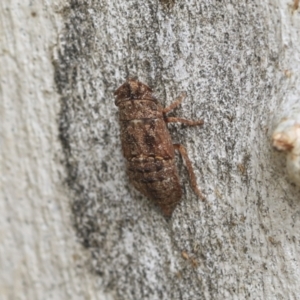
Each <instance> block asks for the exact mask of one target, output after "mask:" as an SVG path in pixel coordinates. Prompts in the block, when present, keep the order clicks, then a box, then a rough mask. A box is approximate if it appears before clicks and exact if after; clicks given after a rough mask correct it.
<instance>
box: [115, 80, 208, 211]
mask: <svg viewBox="0 0 300 300" xmlns="http://www.w3.org/2000/svg"><path fill="white" fill-rule="evenodd" d="M115 96H116V101H115V104H116V105H117V106H118V107H119V121H120V127H121V142H122V149H123V154H124V157H125V158H126V160H127V172H128V176H129V179H130V182H131V183H132V184H133V186H134V187H135V188H136V189H137V190H138V191H140V192H141V193H142V194H144V195H145V196H146V197H148V198H149V199H150V200H152V201H153V202H154V203H155V204H156V205H157V206H159V207H160V208H161V210H162V212H163V214H164V216H165V217H170V216H171V215H172V213H173V211H174V209H175V207H176V205H177V204H178V203H179V201H180V198H181V195H182V193H181V186H180V182H179V176H178V172H177V168H176V165H175V150H178V151H179V153H180V154H181V156H182V157H183V159H184V161H185V164H186V167H187V170H188V173H189V177H190V182H191V186H192V189H193V190H194V192H195V193H196V194H197V195H198V196H199V197H200V198H201V199H202V200H204V199H205V197H204V196H203V195H202V193H201V192H200V190H199V189H198V187H197V183H196V176H195V174H194V171H193V167H192V163H191V161H190V159H189V157H188V155H187V152H186V149H185V148H184V147H183V146H182V145H181V144H172V140H171V136H170V133H169V131H168V128H167V125H166V124H167V123H173V122H180V123H183V124H186V125H188V126H196V125H202V124H203V121H202V120H200V121H190V120H186V119H181V118H174V117H167V116H166V114H167V113H169V112H170V111H171V110H173V109H174V108H175V107H177V106H178V105H179V104H180V103H181V102H182V100H183V98H184V97H185V94H182V95H181V96H180V97H178V98H177V99H176V100H175V101H174V102H173V103H172V104H171V105H170V106H169V107H166V108H163V107H162V106H161V105H160V104H159V103H158V101H157V99H156V98H155V96H154V95H153V92H152V90H151V89H150V88H149V87H148V86H147V85H146V84H143V83H142V82H140V81H138V80H136V79H132V78H129V79H128V80H127V81H126V82H125V83H124V84H123V85H121V86H120V87H119V88H118V89H117V90H116V91H115Z"/></svg>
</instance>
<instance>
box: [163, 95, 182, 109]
mask: <svg viewBox="0 0 300 300" xmlns="http://www.w3.org/2000/svg"><path fill="white" fill-rule="evenodd" d="M185 97H186V93H184V92H183V93H181V95H180V96H179V97H178V98H176V99H175V101H174V102H173V103H171V104H170V105H169V106H167V107H165V108H164V109H163V114H167V113H169V112H170V111H171V110H173V109H174V108H176V107H177V106H178V105H180V103H181V102H182V100H183V99H184V98H185Z"/></svg>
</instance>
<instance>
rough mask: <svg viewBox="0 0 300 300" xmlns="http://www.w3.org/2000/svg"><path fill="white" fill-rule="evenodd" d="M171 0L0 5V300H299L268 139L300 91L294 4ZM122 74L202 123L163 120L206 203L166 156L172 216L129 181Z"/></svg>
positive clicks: (294, 238) (295, 250)
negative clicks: (178, 102) (175, 193)
mask: <svg viewBox="0 0 300 300" xmlns="http://www.w3.org/2000/svg"><path fill="white" fill-rule="evenodd" d="M171 2H172V3H171ZM171 2H168V1H157V0H146V1H137V0H128V1H121V0H119V1H117V0H114V1H108V0H107V1H106V0H102V1H100V0H99V1H92V0H90V1H88V0H87V1H75V0H71V1H69V2H68V4H66V3H65V1H61V3H59V4H55V3H54V2H52V1H29V0H28V1H22V3H20V4H16V3H15V4H13V3H11V1H9V0H4V1H1V2H0V20H1V56H0V63H1V64H0V67H1V70H0V71H1V74H2V77H1V90H0V91H1V122H2V123H3V125H2V128H1V138H2V145H3V146H1V151H2V155H1V173H2V172H3V174H4V176H1V202H0V205H1V211H2V213H3V217H2V218H1V220H0V226H1V229H2V234H1V246H0V256H1V257H0V259H1V261H0V263H1V268H0V270H1V271H0V290H1V293H2V295H4V296H3V297H2V298H3V299H299V295H300V285H299V278H300V268H299V263H300V229H299V226H300V201H299V196H300V190H299V188H297V187H296V186H294V185H292V184H291V183H290V182H289V181H288V179H287V177H286V175H285V159H284V157H283V156H282V155H281V154H279V153H275V152H274V151H273V149H272V148H271V144H270V136H271V134H272V129H273V126H274V123H276V122H277V121H278V118H279V115H281V114H282V113H278V108H279V107H284V108H285V109H286V108H287V107H289V104H287V103H289V101H291V102H293V105H295V103H296V102H297V99H300V90H299V86H300V84H299V64H300V46H299V40H300V34H299V32H300V25H299V24H300V16H299V11H294V10H293V8H292V6H291V5H288V4H287V3H286V2H285V1H283V0H278V1H269V2H267V1H264V2H263V3H262V2H261V1H237V0H236V1H231V2H230V3H229V1H212V0H209V1H197V0H189V1H183V0H181V1H175V2H174V1H171ZM290 4H292V2H291V3H290ZM287 71H289V72H287ZM3 74H4V76H3ZM128 76H137V77H138V78H139V79H140V80H141V81H143V82H145V83H147V84H148V85H150V86H151V87H152V88H153V89H154V90H156V91H157V97H158V98H159V99H160V100H161V103H162V104H164V105H168V104H170V103H171V102H172V101H173V100H174V99H175V97H176V96H177V95H179V94H180V92H182V91H186V92H187V94H188V97H187V99H186V100H185V101H184V103H183V104H182V107H181V108H179V109H178V110H177V112H176V114H177V115H179V114H180V116H182V117H185V118H188V119H204V120H205V124H204V126H203V128H197V127H195V128H185V129H184V130H181V126H176V125H175V126H174V125H170V130H171V132H172V137H173V141H174V143H178V142H180V143H183V144H184V145H185V146H186V147H187V150H188V153H189V156H190V158H191V160H192V162H193V165H194V167H195V172H196V176H197V178H198V185H199V186H200V187H201V188H202V189H203V191H204V193H205V195H206V196H207V201H206V202H202V201H199V200H198V199H197V197H196V196H195V195H194V194H193V192H192V191H191V189H190V187H189V185H188V183H187V173H186V171H185V168H184V166H183V163H182V161H181V160H178V161H177V162H178V165H179V169H180V174H181V178H182V185H183V187H184V189H183V201H182V202H181V203H180V204H179V205H178V206H177V208H176V209H175V211H174V213H173V216H172V219H171V220H170V221H168V222H167V221H166V220H165V219H164V218H163V216H162V215H161V214H160V213H159V212H158V211H156V210H155V209H154V207H153V206H152V205H151V203H150V202H149V201H148V200H147V199H146V198H144V197H142V196H141V195H140V194H139V193H138V192H136V191H135V190H134V188H132V187H131V186H130V185H129V183H128V179H127V178H126V174H125V161H124V159H123V157H122V153H121V144H120V140H119V126H118V118H117V108H116V107H115V105H114V98H113V92H114V90H115V89H116V88H117V87H118V86H120V84H121V83H123V82H124V80H125V79H126V78H127V77H128ZM297 97H298V98H297ZM282 110H283V109H282ZM2 170H3V171H2ZM72 225H73V226H72ZM81 245H82V246H83V247H82V246H81Z"/></svg>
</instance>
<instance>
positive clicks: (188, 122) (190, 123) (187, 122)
mask: <svg viewBox="0 0 300 300" xmlns="http://www.w3.org/2000/svg"><path fill="white" fill-rule="evenodd" d="M165 122H166V123H175V122H178V123H182V124H185V125H188V126H197V125H203V123H204V121H203V120H198V121H192V120H187V119H182V118H177V117H165Z"/></svg>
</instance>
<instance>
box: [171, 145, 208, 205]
mask: <svg viewBox="0 0 300 300" xmlns="http://www.w3.org/2000/svg"><path fill="white" fill-rule="evenodd" d="M173 146H174V149H175V150H178V152H179V153H180V154H181V156H182V158H183V160H184V162H185V165H186V167H187V170H188V173H189V177H190V184H191V187H192V189H193V191H194V193H195V194H196V195H197V196H198V197H199V198H200V199H201V200H202V201H204V200H205V197H204V196H203V195H202V193H201V191H200V190H199V188H198V186H197V180H196V175H195V173H194V170H193V166H192V162H191V161H190V159H189V157H188V154H187V152H186V149H185V148H184V147H183V145H181V144H174V145H173Z"/></svg>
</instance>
